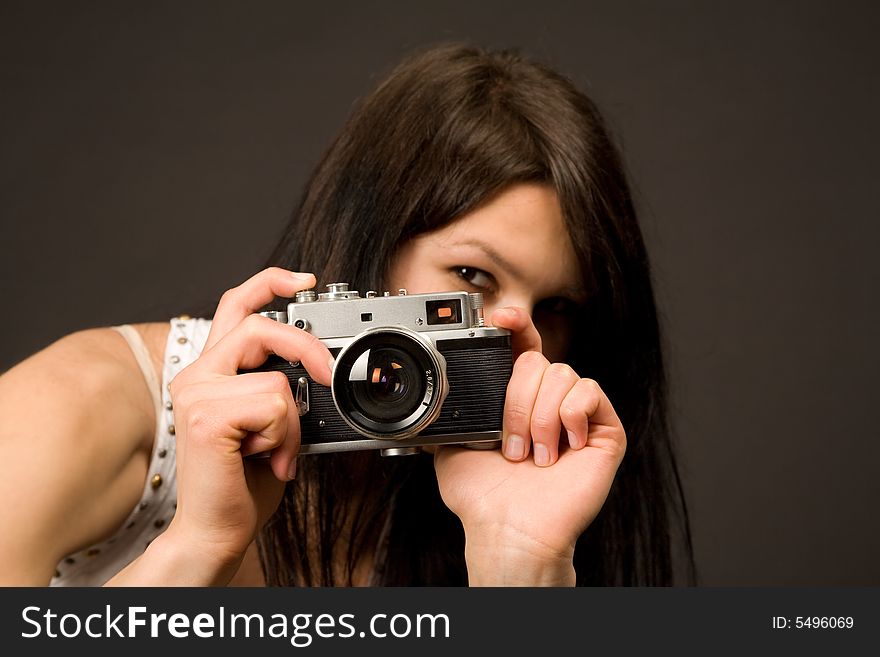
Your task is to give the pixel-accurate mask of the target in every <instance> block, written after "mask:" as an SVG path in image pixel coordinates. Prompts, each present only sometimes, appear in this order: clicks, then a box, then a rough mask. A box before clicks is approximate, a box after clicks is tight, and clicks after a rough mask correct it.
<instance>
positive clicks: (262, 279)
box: [205, 267, 316, 349]
mask: <svg viewBox="0 0 880 657" xmlns="http://www.w3.org/2000/svg"><path fill="white" fill-rule="evenodd" d="M315 283H316V281H315V275H314V274H309V273H300V272H291V271H288V270H286V269H281V268H280V267H269V268H268V269H264V270H263V271H261V272H259V273H258V274H255V275H254V276H251V277H250V278H249V279H247V280H246V281H245V282H244V283H242V284H241V285H239V286H237V287H234V288H231V289H229V290H227V291H226V292H224V293H223V296H222V297H220V302H219V303H218V304H217V311H216V312H215V313H214V319H213V321H212V322H211V331H210V333H209V334H208V340H207V342H206V343H205V349H208V348H210V347H212V346H214V345H215V344H216V343H217V342H218V341H220V340H221V339H222V338H223V336H225V335H226V334H227V333H229V331H231V330H232V329H233V328H234V327H235V326H237V325H238V324H239V323H240V322H241V321H242V320H244V318H245V317H247V316H248V315H250V314H252V313H255V312H257V311H258V310H260V308H262V307H263V306H265V305H266V304H268V303H270V302H271V301H272V300H273V299H275V297H293V296H294V295H296V293H297V292H301V291H302V290H308V289H310V288H313V287H314V286H315Z"/></svg>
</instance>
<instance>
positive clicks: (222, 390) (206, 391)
mask: <svg viewBox="0 0 880 657" xmlns="http://www.w3.org/2000/svg"><path fill="white" fill-rule="evenodd" d="M179 376H181V375H179ZM182 382H183V378H181V379H180V381H177V382H176V383H177V384H178V385H172V386H171V390H172V401H173V404H174V410H175V411H180V410H182V409H185V408H186V407H187V405H188V404H189V403H191V402H194V401H197V400H200V399H230V398H232V397H240V396H243V395H251V394H255V393H259V392H279V393H285V392H286V393H287V394H292V393H291V392H290V382H289V381H288V379H287V376H285V375H284V373H283V372H247V373H245V374H238V375H236V376H219V375H218V376H216V378H215V377H211V378H208V379H205V380H201V381H195V382H189V383H187V384H186V385H179V384H180V383H182Z"/></svg>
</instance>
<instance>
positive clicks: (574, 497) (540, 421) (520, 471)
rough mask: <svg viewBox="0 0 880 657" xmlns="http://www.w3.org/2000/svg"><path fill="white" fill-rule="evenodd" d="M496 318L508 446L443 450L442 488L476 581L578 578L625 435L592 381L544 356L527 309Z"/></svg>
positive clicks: (439, 456) (439, 459)
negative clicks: (510, 363) (506, 352)
mask: <svg viewBox="0 0 880 657" xmlns="http://www.w3.org/2000/svg"><path fill="white" fill-rule="evenodd" d="M491 323H492V325H493V326H497V327H499V328H506V329H509V330H510V331H511V332H512V346H513V354H514V359H515V362H514V367H513V373H512V375H511V378H510V382H509V384H508V386H507V396H506V399H505V405H504V426H503V443H502V450H501V451H498V450H485V451H481V450H473V449H466V448H460V447H444V448H441V449H438V450H437V452H436V454H435V458H434V463H435V469H436V472H437V480H438V482H439V485H440V493H441V495H442V497H443V501H444V502H445V503H446V505H447V506H448V507H449V508H450V509H451V510H452V511H453V512H454V513H455V514H456V515H457V516H458V517H459V519H460V520H461V521H462V524H463V526H464V530H465V537H466V540H467V545H466V548H465V557H466V560H467V565H468V578H469V581H470V584H471V585H472V586H473V585H542V584H544V585H560V586H561V585H573V584H574V568H573V566H572V557H573V555H574V545H575V542H576V540H577V538H578V537H579V536H580V535H581V533H582V532H583V531H584V530H585V529H586V528H587V526H589V524H590V523H591V522H592V521H593V519H594V518H595V517H596V515H597V514H598V513H599V509H601V507H602V504H603V503H604V502H605V498H606V497H607V496H608V491H609V490H610V488H611V483H612V481H613V480H614V475H615V473H616V472H617V468H618V466H619V465H620V462H621V460H622V459H623V454H624V451H625V449H626V434H625V432H624V429H623V426H622V425H621V423H620V419H619V418H618V417H617V414H616V413H615V412H614V408H613V407H612V406H611V402H610V401H609V400H608V397H607V396H606V395H605V393H604V392H603V391H602V389H601V388H600V387H599V385H598V384H597V383H596V382H595V381H593V380H592V379H582V378H580V377H579V376H578V374H577V373H576V372H575V371H574V370H573V369H572V368H571V367H570V366H568V365H565V364H563V363H552V364H551V363H550V362H549V361H548V360H547V359H546V358H545V357H544V356H543V354H542V353H541V338H540V335H539V334H538V331H537V329H536V328H535V326H534V324H533V323H532V321H531V318H530V317H529V315H528V313H527V312H526V311H525V310H523V309H520V308H505V309H499V310H496V311H495V312H494V313H493V315H492V317H491ZM563 435H564V436H565V438H564V439H563V440H562V441H560V436H563ZM530 452H531V454H532V458H529V455H530Z"/></svg>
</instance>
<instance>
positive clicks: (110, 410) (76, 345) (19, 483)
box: [0, 324, 168, 585]
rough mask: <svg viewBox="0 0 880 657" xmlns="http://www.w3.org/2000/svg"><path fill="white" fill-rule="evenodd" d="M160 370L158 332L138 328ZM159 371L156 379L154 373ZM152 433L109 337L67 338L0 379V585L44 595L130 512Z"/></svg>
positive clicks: (127, 359)
mask: <svg viewBox="0 0 880 657" xmlns="http://www.w3.org/2000/svg"><path fill="white" fill-rule="evenodd" d="M137 328H138V330H139V331H140V333H141V335H142V336H143V337H144V338H145V341H146V343H147V345H148V348H149V349H150V351H151V354H152V356H153V360H154V362H156V361H158V362H159V363H161V359H162V353H163V352H164V344H165V336H166V335H167V331H168V328H167V325H162V324H155V325H153V324H147V325H140V326H138V327H137ZM160 371H161V370H160ZM154 430H155V410H154V407H153V401H152V397H151V394H150V391H149V390H148V388H147V385H146V382H145V380H144V377H143V374H142V373H141V370H140V368H139V367H138V365H137V362H136V360H135V358H134V355H133V354H132V352H131V350H130V348H129V346H128V344H127V343H126V342H125V340H124V339H123V338H122V336H121V335H119V334H118V333H117V332H116V331H113V330H111V329H92V330H87V331H81V332H78V333H74V334H71V335H69V336H67V337H65V338H62V339H61V340H59V341H58V342H56V343H54V344H52V345H50V346H49V347H47V348H46V349H44V350H43V351H41V352H39V353H37V354H35V355H33V356H31V357H30V358H28V359H27V360H25V361H23V362H22V363H20V364H18V365H16V366H15V367H13V368H12V369H11V370H9V371H8V372H6V373H5V374H3V375H2V376H0V500H2V503H0V584H3V585H43V584H46V583H48V582H49V580H50V578H51V577H52V575H53V573H54V570H55V566H56V564H57V563H58V561H59V560H60V559H62V558H63V557H64V556H65V555H66V554H70V553H72V552H75V551H77V550H80V549H82V548H84V547H86V546H88V545H90V544H92V543H96V542H99V541H100V540H102V539H103V538H106V537H107V536H108V535H109V534H111V533H112V532H113V531H114V530H116V529H117V528H118V526H119V525H120V524H121V523H122V522H123V520H124V519H125V518H126V516H127V515H128V513H129V512H130V511H131V509H132V508H134V506H135V505H136V504H137V501H138V499H139V498H140V495H141V491H142V489H143V485H144V480H145V477H146V474H147V466H148V464H149V459H150V450H151V449H152V444H153V437H154Z"/></svg>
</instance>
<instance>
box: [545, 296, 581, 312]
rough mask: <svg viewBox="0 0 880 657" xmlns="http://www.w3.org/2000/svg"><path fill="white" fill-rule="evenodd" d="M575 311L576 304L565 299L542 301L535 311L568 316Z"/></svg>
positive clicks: (557, 298) (555, 298)
mask: <svg viewBox="0 0 880 657" xmlns="http://www.w3.org/2000/svg"><path fill="white" fill-rule="evenodd" d="M576 309H577V304H576V303H575V302H574V301H572V300H571V299H566V298H565V297H553V298H551V299H544V300H543V301H541V302H540V303H538V307H537V308H536V310H540V311H543V312H546V313H552V314H554V315H568V314H571V313H573V312H574V311H575V310H576Z"/></svg>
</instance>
